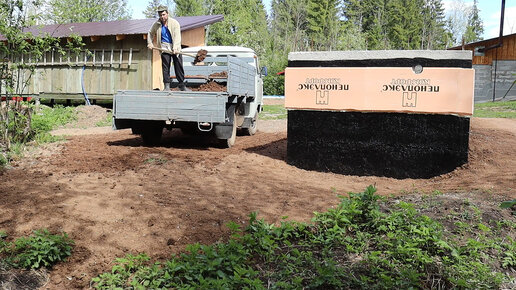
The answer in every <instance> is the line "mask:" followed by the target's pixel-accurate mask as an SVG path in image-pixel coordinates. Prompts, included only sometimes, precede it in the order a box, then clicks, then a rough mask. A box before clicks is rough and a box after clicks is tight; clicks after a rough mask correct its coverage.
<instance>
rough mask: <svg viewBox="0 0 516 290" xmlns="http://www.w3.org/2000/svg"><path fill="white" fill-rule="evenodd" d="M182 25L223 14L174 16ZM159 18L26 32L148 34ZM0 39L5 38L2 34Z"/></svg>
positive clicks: (218, 18)
mask: <svg viewBox="0 0 516 290" xmlns="http://www.w3.org/2000/svg"><path fill="white" fill-rule="evenodd" d="M174 19H176V20H177V21H178V22H179V25H180V26H181V31H185V30H191V29H195V28H198V27H202V26H206V25H209V24H213V23H215V22H219V21H222V20H223V19H224V16H223V15H203V16H184V17H174ZM157 20H158V19H157V18H155V19H152V18H148V19H131V20H116V21H105V22H86V23H66V24H52V25H39V26H32V27H30V28H27V29H26V30H25V32H32V34H34V35H41V34H49V35H50V36H52V37H57V38H63V37H68V36H70V35H71V34H72V33H75V34H77V35H79V36H84V37H87V36H107V35H132V34H147V32H148V31H149V29H150V27H151V26H152V24H153V23H154V22H156V21H157ZM0 40H5V38H4V37H3V36H2V35H0Z"/></svg>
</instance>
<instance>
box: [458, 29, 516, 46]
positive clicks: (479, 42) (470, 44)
mask: <svg viewBox="0 0 516 290" xmlns="http://www.w3.org/2000/svg"><path fill="white" fill-rule="evenodd" d="M513 36H516V33H513V34H507V35H504V36H503V38H508V37H513ZM498 38H499V37H498V36H497V37H493V38H490V39H484V40H480V41H477V42H470V43H466V44H464V46H480V45H481V44H482V43H484V42H489V41H493V40H497V39H498ZM458 49H462V45H458V46H454V47H450V48H448V50H458Z"/></svg>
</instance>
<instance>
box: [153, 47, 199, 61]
mask: <svg viewBox="0 0 516 290" xmlns="http://www.w3.org/2000/svg"><path fill="white" fill-rule="evenodd" d="M152 49H155V50H159V51H163V52H166V53H170V54H182V55H186V56H191V57H193V58H195V57H197V56H196V55H195V54H190V53H186V52H178V53H174V52H173V51H171V50H168V49H164V48H159V47H154V46H153V47H152Z"/></svg>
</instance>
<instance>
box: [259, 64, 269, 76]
mask: <svg viewBox="0 0 516 290" xmlns="http://www.w3.org/2000/svg"><path fill="white" fill-rule="evenodd" d="M260 74H261V75H262V76H264V77H266V76H267V67H266V66H262V69H261V70H260Z"/></svg>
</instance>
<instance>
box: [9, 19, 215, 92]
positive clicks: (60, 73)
mask: <svg viewBox="0 0 516 290" xmlns="http://www.w3.org/2000/svg"><path fill="white" fill-rule="evenodd" d="M223 18H224V17H223V16H222V15H208V16H188V17H176V18H175V19H176V20H177V21H178V22H179V24H180V25H181V37H182V46H183V47H191V46H200V45H205V44H206V39H205V37H206V33H205V31H206V26H207V25H210V24H212V23H216V22H218V21H221V20H223ZM156 21H158V20H157V19H140V20H118V21H107V22H90V23H69V24H56V25H46V26H38V27H32V28H29V29H28V31H30V32H32V33H33V34H35V35H41V34H49V35H51V36H53V37H57V38H60V39H62V41H66V39H67V38H68V37H70V36H71V35H72V34H74V35H78V36H81V37H82V40H83V42H84V43H85V46H84V48H85V50H84V51H83V52H81V53H80V54H79V55H71V54H68V55H64V56H63V55H60V54H58V53H57V52H56V51H55V52H54V51H51V52H48V53H47V54H46V55H44V56H43V59H41V60H40V61H38V63H36V72H35V73H34V74H33V75H32V78H31V81H30V84H29V86H28V87H27V89H26V90H25V91H24V92H23V95H24V96H39V97H40V98H46V99H82V98H84V95H85V94H86V95H87V96H88V98H89V99H93V100H95V99H111V98H112V96H113V94H114V93H115V92H116V91H117V90H152V89H156V88H161V87H162V86H163V83H162V81H161V80H162V74H161V57H160V54H159V51H156V50H153V51H151V50H149V49H148V48H147V32H148V31H149V29H150V27H151V26H152V24H153V23H154V22H156ZM0 40H1V39H0ZM86 50H88V51H89V52H90V53H86V52H85V51H86ZM23 58H24V59H23V60H22V61H24V62H29V63H32V62H33V60H32V57H31V56H30V55H26V56H24V57H23Z"/></svg>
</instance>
